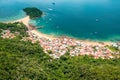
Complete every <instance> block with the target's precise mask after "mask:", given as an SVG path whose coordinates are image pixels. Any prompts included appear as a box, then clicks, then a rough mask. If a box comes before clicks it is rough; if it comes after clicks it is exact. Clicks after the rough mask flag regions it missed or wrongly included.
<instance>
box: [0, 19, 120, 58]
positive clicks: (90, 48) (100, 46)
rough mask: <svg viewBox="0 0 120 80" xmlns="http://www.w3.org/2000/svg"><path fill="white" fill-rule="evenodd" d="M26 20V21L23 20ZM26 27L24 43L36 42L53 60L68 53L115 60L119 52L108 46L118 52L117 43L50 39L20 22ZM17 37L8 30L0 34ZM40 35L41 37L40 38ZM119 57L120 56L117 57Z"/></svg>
mask: <svg viewBox="0 0 120 80" xmlns="http://www.w3.org/2000/svg"><path fill="white" fill-rule="evenodd" d="M25 20H26V19H25ZM22 21H23V23H24V24H25V25H26V26H27V27H28V31H27V33H28V35H29V37H23V38H22V40H24V41H32V43H36V42H38V43H39V44H40V45H41V47H43V49H44V51H45V52H46V53H48V54H49V55H50V56H51V57H53V58H59V57H60V56H62V55H64V54H66V53H69V54H70V56H79V55H89V56H93V57H94V58H96V59H97V58H102V59H110V58H115V56H114V55H118V54H120V52H119V51H118V52H116V51H112V50H110V49H109V48H108V46H113V47H115V48H117V49H118V50H120V42H118V43H103V42H92V41H83V40H77V39H73V38H70V37H65V36H64V37H54V38H53V37H50V36H45V35H42V33H41V34H36V33H35V31H36V30H35V28H31V27H32V26H30V25H29V24H27V23H28V22H27V21H24V19H23V20H22ZM17 35H19V32H15V33H11V32H10V30H4V31H3V32H2V33H1V37H2V38H10V39H11V38H14V37H15V36H17ZM40 35H41V36H40ZM117 57H120V56H117Z"/></svg>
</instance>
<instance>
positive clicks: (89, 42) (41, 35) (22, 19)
mask: <svg viewBox="0 0 120 80" xmlns="http://www.w3.org/2000/svg"><path fill="white" fill-rule="evenodd" d="M29 20H30V18H29V16H26V17H24V18H21V19H18V20H15V21H11V22H23V24H25V25H26V27H27V28H28V30H29V31H30V32H31V33H33V34H35V35H36V36H37V37H39V38H47V39H50V40H53V39H61V38H70V39H73V40H74V41H81V42H84V43H86V44H89V45H100V46H103V45H110V44H111V43H112V42H109V41H108V42H106V41H105V42H104V41H91V40H82V39H77V38H73V37H69V36H52V35H47V34H44V33H41V32H40V31H38V30H37V29H33V30H30V28H31V27H32V26H30V25H29Z"/></svg>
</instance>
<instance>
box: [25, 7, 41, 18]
mask: <svg viewBox="0 0 120 80" xmlns="http://www.w3.org/2000/svg"><path fill="white" fill-rule="evenodd" d="M23 11H24V12H26V14H27V15H28V16H30V18H31V19H34V18H38V17H41V16H42V14H43V12H42V11H41V10H39V9H38V8H35V7H27V8H24V9H23Z"/></svg>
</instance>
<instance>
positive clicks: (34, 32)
mask: <svg viewBox="0 0 120 80" xmlns="http://www.w3.org/2000/svg"><path fill="white" fill-rule="evenodd" d="M29 20H30V18H29V16H26V17H24V18H22V19H19V20H15V21H12V22H23V23H24V24H25V25H26V27H27V28H28V29H29V31H30V32H31V33H33V34H35V35H37V36H38V37H39V38H41V37H44V38H47V39H50V40H52V39H55V37H54V36H50V35H46V34H43V33H41V32H39V31H38V30H36V29H33V30H30V28H31V26H30V25H29Z"/></svg>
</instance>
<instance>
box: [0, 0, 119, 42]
mask: <svg viewBox="0 0 120 80" xmlns="http://www.w3.org/2000/svg"><path fill="white" fill-rule="evenodd" d="M53 2H55V5H53V4H52V3H53ZM16 3H17V4H16ZM6 5H7V6H6ZM119 5H120V0H44V1H43V0H37V1H36V0H30V1H29V0H24V1H21V0H12V1H11V0H7V1H5V0H1V1H0V21H9V20H15V19H19V18H22V17H24V16H25V13H24V12H22V9H23V8H25V7H38V8H39V9H41V10H42V11H44V12H45V15H44V16H43V17H42V18H38V19H36V20H34V21H30V22H34V23H33V24H34V25H36V26H44V28H42V29H39V31H41V32H43V33H46V34H52V35H59V36H60V35H61V36H72V37H75V38H80V39H90V40H103V41H109V40H114V41H116V40H117V41H120V6H119Z"/></svg>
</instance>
